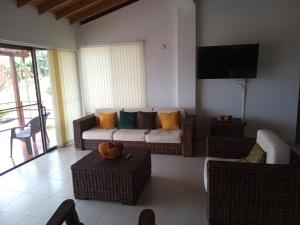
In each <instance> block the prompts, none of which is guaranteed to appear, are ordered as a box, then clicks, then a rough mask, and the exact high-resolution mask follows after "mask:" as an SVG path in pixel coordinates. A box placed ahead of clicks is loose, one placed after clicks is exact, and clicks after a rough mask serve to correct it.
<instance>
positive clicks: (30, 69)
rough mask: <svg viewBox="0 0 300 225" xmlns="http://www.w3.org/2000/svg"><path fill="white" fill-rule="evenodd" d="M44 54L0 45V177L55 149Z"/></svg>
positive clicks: (49, 89) (33, 50) (49, 83)
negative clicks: (52, 148) (51, 148)
mask: <svg viewBox="0 0 300 225" xmlns="http://www.w3.org/2000/svg"><path fill="white" fill-rule="evenodd" d="M44 52H45V51H44V50H35V49H33V48H28V47H19V46H10V45H0V140H1V147H2V148H1V151H0V174H1V173H3V172H5V171H7V170H10V169H12V168H14V167H15V166H18V165H20V164H22V163H24V162H26V161H28V160H31V159H33V158H35V157H37V156H39V155H41V154H44V153H45V152H46V151H47V150H48V149H49V148H50V147H54V146H55V145H56V137H55V131H54V132H53V130H55V129H54V122H53V120H54V115H53V112H52V110H53V107H52V100H50V99H51V82H50V78H49V73H48V72H47V71H48V69H47V63H46V62H45V61H47V60H46V58H47V55H45V54H44ZM53 133H54V134H53Z"/></svg>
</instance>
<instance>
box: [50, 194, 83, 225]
mask: <svg viewBox="0 0 300 225" xmlns="http://www.w3.org/2000/svg"><path fill="white" fill-rule="evenodd" d="M63 222H66V224H67V225H83V223H81V222H80V221H79V218H78V214H77V212H76V210H75V203H74V201H73V200H71V199H67V200H65V201H63V203H61V205H60V206H59V207H58V208H57V210H56V211H55V212H54V214H53V216H52V217H51V218H50V220H49V221H48V222H47V225H60V224H63Z"/></svg>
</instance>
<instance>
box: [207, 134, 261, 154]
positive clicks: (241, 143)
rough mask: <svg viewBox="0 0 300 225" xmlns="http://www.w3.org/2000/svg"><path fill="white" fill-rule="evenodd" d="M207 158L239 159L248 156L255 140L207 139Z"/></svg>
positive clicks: (232, 138)
mask: <svg viewBox="0 0 300 225" xmlns="http://www.w3.org/2000/svg"><path fill="white" fill-rule="evenodd" d="M206 143H207V146H206V150H207V156H208V157H219V158H233V159H239V158H243V157H245V156H247V155H248V153H249V152H250V150H251V148H252V147H253V146H254V144H255V143H256V139H255V138H234V137H208V138H207V142H206Z"/></svg>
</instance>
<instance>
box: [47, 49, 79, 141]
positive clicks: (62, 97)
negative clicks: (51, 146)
mask: <svg viewBox="0 0 300 225" xmlns="http://www.w3.org/2000/svg"><path fill="white" fill-rule="evenodd" d="M48 56H49V65H51V66H50V72H51V75H52V79H53V83H54V89H55V108H56V115H58V116H57V118H56V122H57V124H56V127H57V128H58V130H57V134H58V144H59V145H65V144H67V143H69V142H70V141H71V140H73V120H75V119H78V118H79V117H80V116H81V104H80V92H79V79H78V72H77V60H76V53H75V52H66V51H49V52H48Z"/></svg>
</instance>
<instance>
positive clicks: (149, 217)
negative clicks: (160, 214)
mask: <svg viewBox="0 0 300 225" xmlns="http://www.w3.org/2000/svg"><path fill="white" fill-rule="evenodd" d="M138 225H155V214H154V211H153V210H152V209H143V211H142V212H141V213H140V216H139V222H138Z"/></svg>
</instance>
